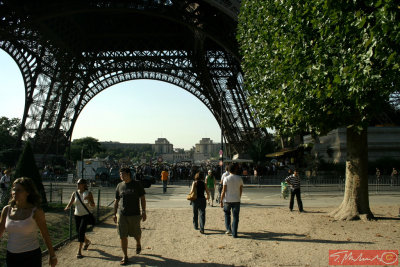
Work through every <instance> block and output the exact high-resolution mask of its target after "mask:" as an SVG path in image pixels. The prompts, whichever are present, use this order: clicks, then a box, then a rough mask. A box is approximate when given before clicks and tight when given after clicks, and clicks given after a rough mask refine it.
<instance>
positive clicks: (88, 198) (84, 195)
mask: <svg viewBox="0 0 400 267" xmlns="http://www.w3.org/2000/svg"><path fill="white" fill-rule="evenodd" d="M77 187H78V190H76V191H75V192H73V193H72V195H71V199H70V200H69V203H68V205H67V206H66V207H65V209H64V210H66V211H67V210H69V209H70V208H71V206H72V204H73V203H75V211H74V218H75V227H76V232H77V233H78V242H79V246H78V252H77V254H76V258H78V259H81V258H83V255H82V247H83V250H88V248H89V245H90V244H91V242H90V240H89V239H87V237H86V230H87V226H88V220H89V212H88V211H87V210H86V209H87V208H88V205H90V206H91V207H94V206H95V204H94V199H93V195H92V192H90V191H89V190H88V186H87V180H85V179H83V178H81V179H79V180H78V182H77ZM76 194H79V196H77V195H76ZM83 205H85V206H86V209H85V207H84V206H83ZM83 243H85V245H83Z"/></svg>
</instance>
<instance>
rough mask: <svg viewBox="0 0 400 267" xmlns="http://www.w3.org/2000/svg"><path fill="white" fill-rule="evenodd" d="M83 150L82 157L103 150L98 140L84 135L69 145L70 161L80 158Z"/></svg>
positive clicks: (89, 156) (91, 155) (90, 155)
mask: <svg viewBox="0 0 400 267" xmlns="http://www.w3.org/2000/svg"><path fill="white" fill-rule="evenodd" d="M82 150H83V158H92V157H93V156H94V155H95V154H97V153H100V152H103V151H104V149H103V148H102V147H101V144H100V143H99V140H97V139H96V138H93V137H84V138H80V139H75V140H73V141H72V143H71V146H70V159H71V160H72V161H76V160H80V159H81V156H82V155H81V153H82Z"/></svg>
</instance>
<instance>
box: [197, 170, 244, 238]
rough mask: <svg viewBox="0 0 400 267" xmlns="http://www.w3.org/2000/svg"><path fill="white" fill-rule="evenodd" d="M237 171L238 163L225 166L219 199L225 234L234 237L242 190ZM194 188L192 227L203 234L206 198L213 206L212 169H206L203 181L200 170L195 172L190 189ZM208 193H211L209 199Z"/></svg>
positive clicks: (240, 179) (236, 231)
mask: <svg viewBox="0 0 400 267" xmlns="http://www.w3.org/2000/svg"><path fill="white" fill-rule="evenodd" d="M238 172H239V165H238V164H237V163H234V164H231V165H230V166H229V167H228V168H227V172H225V173H224V174H223V175H222V177H221V184H222V192H221V198H220V201H219V202H220V206H221V208H223V210H224V213H225V228H226V234H229V235H232V237H234V238H236V237H237V236H238V226H239V213H240V199H241V197H242V192H243V180H242V178H241V176H239V175H238ZM194 190H196V192H197V198H196V199H195V200H194V201H191V205H192V208H193V226H194V229H196V230H200V233H201V234H204V227H205V223H206V206H207V200H209V205H211V206H213V201H214V193H215V178H214V176H213V175H212V171H208V175H207V176H206V179H205V181H204V175H203V174H202V173H201V172H198V173H196V175H195V181H194V182H193V184H192V187H191V190H190V191H191V192H193V191H194ZM211 190H212V191H211ZM210 191H211V192H210ZM210 194H211V195H212V199H211V200H210ZM199 213H200V217H199ZM199 226H200V228H199Z"/></svg>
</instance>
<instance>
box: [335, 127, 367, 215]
mask: <svg viewBox="0 0 400 267" xmlns="http://www.w3.org/2000/svg"><path fill="white" fill-rule="evenodd" d="M346 136H347V158H346V188H345V192H344V199H343V202H342V204H341V205H340V206H339V208H337V209H336V210H334V211H333V212H331V214H330V215H331V216H333V217H334V218H335V219H336V220H358V219H360V218H363V219H368V220H370V219H373V218H374V215H373V214H372V212H371V210H370V208H369V199H368V197H369V196H368V134H367V129H365V130H362V131H361V133H358V132H357V131H356V129H355V128H354V127H351V128H347V133H346Z"/></svg>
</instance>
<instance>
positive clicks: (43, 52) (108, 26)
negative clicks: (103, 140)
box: [0, 0, 263, 152]
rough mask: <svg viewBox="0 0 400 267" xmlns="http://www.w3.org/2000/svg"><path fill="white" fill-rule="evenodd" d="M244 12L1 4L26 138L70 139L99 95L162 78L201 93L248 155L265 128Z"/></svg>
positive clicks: (93, 2) (142, 0)
mask: <svg viewBox="0 0 400 267" xmlns="http://www.w3.org/2000/svg"><path fill="white" fill-rule="evenodd" d="M239 6H240V1H226V0H221V1H215V0H208V1H207V0H203V1H199V0H198V1H191V0H187V1H186V0H183V1H181V0H179V1H175V0H136V1H134V0H132V1H128V0H112V1H111V0H110V1H98V0H87V1H81V0H79V1H77V0H60V1H57V0H35V1H31V0H0V48H1V49H3V50H5V51H6V52H7V53H8V54H9V55H10V56H11V57H12V58H13V59H14V60H15V62H16V63H17V64H18V66H19V68H20V70H21V72H22V75H23V79H24V83H25V109H24V114H23V118H22V127H21V131H20V133H19V140H22V139H25V138H28V137H33V136H35V134H36V133H38V132H39V131H44V130H47V131H52V132H53V135H52V138H51V140H54V139H55V136H56V135H57V134H59V132H62V133H64V134H65V135H66V137H67V141H68V142H70V140H71V136H72V132H73V129H74V125H75V122H76V121H77V119H78V117H79V114H80V113H81V112H82V110H83V108H84V107H85V106H86V104H87V103H88V102H89V101H90V100H91V99H92V98H93V97H95V96H96V95H97V94H98V93H100V92H101V91H103V90H105V89H107V88H109V87H110V86H112V85H115V84H117V83H120V82H124V81H128V80H135V79H153V80H160V81H164V82H168V83H171V84H174V85H177V86H179V87H181V88H183V89H185V90H187V91H188V92H190V93H192V94H193V95H194V96H196V97H197V98H198V99H199V100H200V101H202V102H203V103H204V105H206V106H207V107H208V109H209V110H210V111H211V112H212V114H213V115H214V117H215V119H216V120H217V121H218V122H219V123H220V126H222V128H223V129H224V131H223V133H224V136H225V138H226V140H227V141H228V143H229V144H230V145H232V146H233V148H234V149H235V150H236V151H238V152H240V151H242V150H243V148H244V147H245V146H246V144H247V143H249V142H251V140H253V139H254V136H260V135H263V131H262V130H261V129H258V128H257V122H256V121H255V120H254V119H253V117H252V115H251V111H250V108H249V106H248V105H247V103H246V97H247V96H246V92H245V91H244V90H243V76H242V70H241V67H240V57H239V55H238V46H237V43H236V40H235V34H236V25H237V14H238V10H239ZM49 141H50V140H49ZM49 143H51V142H49Z"/></svg>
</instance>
